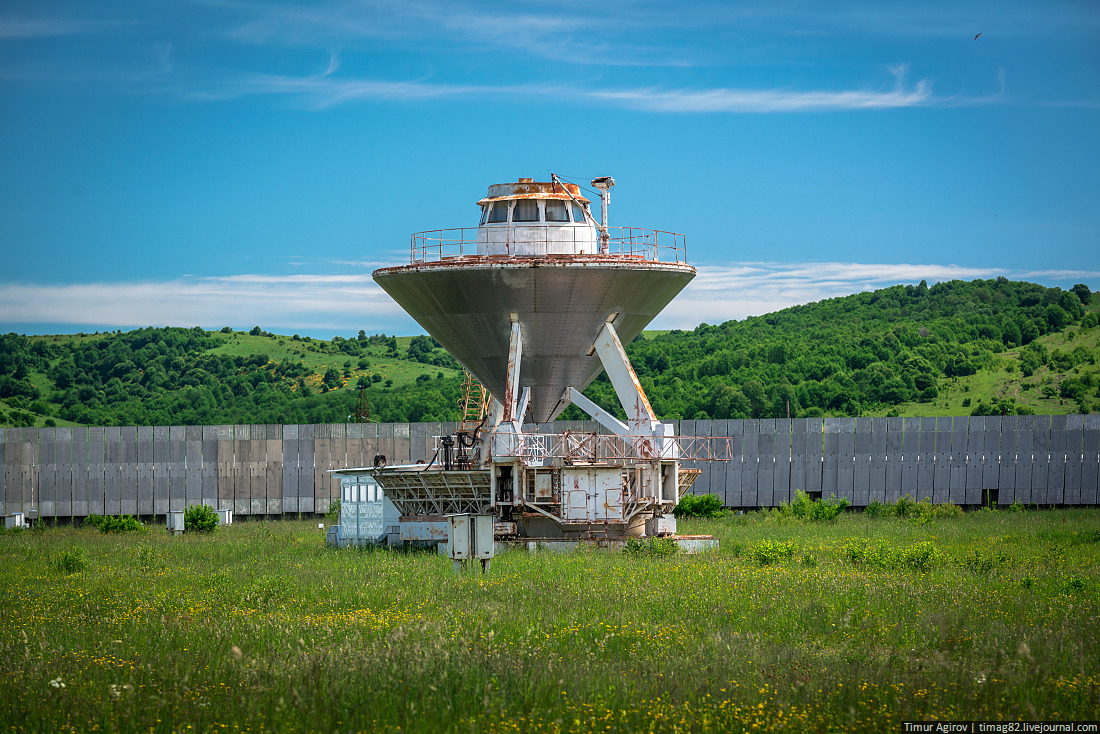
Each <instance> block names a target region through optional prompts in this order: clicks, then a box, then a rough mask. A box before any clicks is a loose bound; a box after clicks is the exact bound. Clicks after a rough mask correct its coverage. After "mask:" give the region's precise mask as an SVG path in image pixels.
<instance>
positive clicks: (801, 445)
mask: <svg viewBox="0 0 1100 734" xmlns="http://www.w3.org/2000/svg"><path fill="white" fill-rule="evenodd" d="M807 429H808V425H807V423H806V419H805V418H795V419H794V420H792V421H791V479H790V490H789V495H790V497H791V498H794V496H795V495H796V494H797V493H798V491H799V490H801V491H803V492H806V491H808V490H807V489H806V484H807V482H806V446H807V444H808V442H809V437H808V435H807V433H806V431H807Z"/></svg>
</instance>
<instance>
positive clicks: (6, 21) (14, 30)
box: [0, 17, 118, 39]
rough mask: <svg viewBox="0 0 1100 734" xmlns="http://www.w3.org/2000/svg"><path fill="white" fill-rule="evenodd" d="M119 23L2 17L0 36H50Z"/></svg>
mask: <svg viewBox="0 0 1100 734" xmlns="http://www.w3.org/2000/svg"><path fill="white" fill-rule="evenodd" d="M117 25H118V23H115V22H108V21H95V20H79V19H76V18H17V17H6V18H0V38H11V39H14V38H50V37H55V36H73V35H76V34H78V33H91V32H95V31H100V30H104V29H106V28H111V27H114V26H117Z"/></svg>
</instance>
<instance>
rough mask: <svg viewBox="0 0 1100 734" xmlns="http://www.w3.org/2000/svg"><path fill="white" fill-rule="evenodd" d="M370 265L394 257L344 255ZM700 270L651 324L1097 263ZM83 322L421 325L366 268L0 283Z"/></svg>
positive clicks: (329, 329)
mask: <svg viewBox="0 0 1100 734" xmlns="http://www.w3.org/2000/svg"><path fill="white" fill-rule="evenodd" d="M350 264H351V265H353V266H357V267H372V266H374V265H386V264H392V263H365V262H364V263H350ZM698 273H699V274H698V276H697V277H696V278H695V280H693V281H692V283H691V284H690V285H689V286H688V287H687V288H686V289H685V290H684V292H683V293H681V294H680V295H679V296H678V297H677V298H676V299H675V300H674V301H673V302H672V303H671V304H670V305H669V306H668V307H667V308H666V309H665V310H664V312H662V313H661V314H660V316H658V317H657V319H656V320H655V321H654V322H653V324H652V328H657V329H674V328H675V329H692V328H694V327H696V326H698V325H699V324H700V323H702V322H707V323H722V322H724V321H728V320H730V319H743V318H745V317H747V316H754V315H761V314H765V313H770V312H772V311H778V310H780V309H783V308H787V307H789V306H794V305H798V304H803V303H811V302H814V301H820V300H822V299H825V298H835V297H838V296H845V295H849V294H851V293H857V292H860V291H865V290H874V289H876V288H883V287H886V286H890V285H895V284H897V283H917V282H919V281H921V280H927V281H929V282H930V283H935V282H939V281H944V280H953V279H961V280H972V279H974V278H995V277H997V276H1000V275H1004V276H1006V277H1009V278H1013V279H1021V280H1033V281H1038V282H1043V283H1051V284H1062V285H1064V286H1065V285H1068V284H1069V283H1072V282H1074V281H1077V282H1081V281H1085V282H1087V281H1088V280H1093V281H1095V280H1096V279H1097V278H1100V271H1089V270H1044V271H1039V270H1032V271H1021V270H1008V269H1003V268H973V267H962V266H957V265H936V264H926V265H919V264H905V263H900V264H898V263H885V264H877V263H836V262H832V263H766V262H745V263H730V264H727V265H711V266H701V267H700V268H699V269H698ZM50 323H56V324H73V323H77V324H86V325H87V326H88V327H89V328H95V329H115V328H131V327H138V326H149V325H156V326H162V325H168V326H195V325H199V326H203V327H206V328H218V327H220V326H223V325H229V326H235V327H238V328H239V327H246V326H254V325H257V324H259V325H261V326H264V327H265V328H275V327H278V328H285V329H290V330H294V331H300V332H302V333H311V334H314V335H318V336H322V335H328V334H332V333H338V334H339V333H343V334H348V333H355V332H356V331H358V330H359V329H365V330H367V331H385V332H387V333H399V334H410V333H418V332H420V331H421V329H420V327H419V326H417V325H416V323H415V322H413V320H412V319H411V318H409V317H408V316H407V315H406V314H405V313H404V312H403V311H402V310H401V308H400V307H399V306H398V305H397V304H396V303H394V302H393V300H391V299H390V297H389V296H387V295H386V294H385V292H383V291H382V289H381V288H379V287H378V286H377V285H375V283H374V282H373V281H372V280H371V278H370V275H369V274H368V273H366V272H361V271H360V272H352V273H347V274H309V273H303V274H295V275H266V274H262V273H245V274H240V275H230V276H220V277H193V278H192V277H187V278H178V279H174V280H169V281H162V282H151V281H146V282H137V283H128V282H117V283H79V284H67V285H41V284H0V330H5V331H6V330H8V329H11V328H15V327H16V326H17V325H18V324H50Z"/></svg>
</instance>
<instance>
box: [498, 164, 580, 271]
mask: <svg viewBox="0 0 1100 734" xmlns="http://www.w3.org/2000/svg"><path fill="white" fill-rule="evenodd" d="M477 205H478V206H479V207H481V224H480V226H479V227H478V233H477V254H478V255H481V256H505V257H544V256H546V255H586V254H588V255H591V254H596V252H597V249H598V248H599V235H598V233H597V230H596V220H595V219H593V217H592V213H591V211H590V206H591V202H590V201H589V200H588V199H586V198H585V197H584V196H583V195H582V194H581V190H580V187H579V186H578V185H576V184H573V183H564V182H560V183H559V182H558V181H551V182H549V183H536V182H535V181H534V180H533V179H530V178H521V179H520V180H519V181H517V182H516V183H506V184H493V185H492V186H490V187H489V193H488V195H486V197H485V198H484V199H482V200H481V201H479V202H478V203H477Z"/></svg>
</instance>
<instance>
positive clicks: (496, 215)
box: [489, 201, 508, 224]
mask: <svg viewBox="0 0 1100 734" xmlns="http://www.w3.org/2000/svg"><path fill="white" fill-rule="evenodd" d="M507 221H508V202H507V201H494V202H493V212H492V214H490V215H489V224H500V223H501V222H507Z"/></svg>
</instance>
